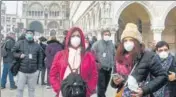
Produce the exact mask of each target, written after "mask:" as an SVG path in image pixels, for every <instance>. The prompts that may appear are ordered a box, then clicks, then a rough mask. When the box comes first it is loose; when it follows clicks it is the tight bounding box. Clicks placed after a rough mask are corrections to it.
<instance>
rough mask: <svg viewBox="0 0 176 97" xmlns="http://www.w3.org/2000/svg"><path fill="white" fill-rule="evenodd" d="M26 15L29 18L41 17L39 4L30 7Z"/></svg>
mask: <svg viewBox="0 0 176 97" xmlns="http://www.w3.org/2000/svg"><path fill="white" fill-rule="evenodd" d="M41 12H42V13H41ZM28 13H29V14H28V15H29V16H37V17H40V16H43V7H42V6H41V5H40V4H39V3H33V4H31V5H30V7H29V10H28Z"/></svg>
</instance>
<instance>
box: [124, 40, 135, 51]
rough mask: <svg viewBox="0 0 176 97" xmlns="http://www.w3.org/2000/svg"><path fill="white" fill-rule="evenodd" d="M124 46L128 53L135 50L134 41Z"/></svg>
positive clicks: (125, 43)
mask: <svg viewBox="0 0 176 97" xmlns="http://www.w3.org/2000/svg"><path fill="white" fill-rule="evenodd" d="M123 46H124V48H125V50H126V51H128V52H130V51H132V50H133V48H134V42H132V41H128V42H124V44H123Z"/></svg>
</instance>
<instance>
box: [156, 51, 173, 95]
mask: <svg viewBox="0 0 176 97" xmlns="http://www.w3.org/2000/svg"><path fill="white" fill-rule="evenodd" d="M156 58H158V60H159V61H160V63H161V65H162V67H163V69H164V70H166V71H168V70H169V68H170V66H171V65H172V61H173V57H172V55H171V54H169V56H168V58H167V59H161V58H160V57H159V56H158V55H157V56H156ZM153 95H154V96H155V97H170V95H169V88H168V87H167V84H166V85H165V86H163V87H162V88H161V89H159V90H158V91H157V92H155V93H153Z"/></svg>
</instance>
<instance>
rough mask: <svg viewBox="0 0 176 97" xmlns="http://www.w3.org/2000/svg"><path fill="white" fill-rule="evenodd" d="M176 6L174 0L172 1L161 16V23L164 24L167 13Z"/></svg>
mask: <svg viewBox="0 0 176 97" xmlns="http://www.w3.org/2000/svg"><path fill="white" fill-rule="evenodd" d="M174 7H176V1H174V2H173V3H172V4H171V5H170V6H169V7H168V8H167V9H166V11H165V12H164V14H163V17H162V19H161V20H162V24H163V25H165V20H166V18H167V15H168V14H169V12H170V11H171V10H172V9H173V8H174Z"/></svg>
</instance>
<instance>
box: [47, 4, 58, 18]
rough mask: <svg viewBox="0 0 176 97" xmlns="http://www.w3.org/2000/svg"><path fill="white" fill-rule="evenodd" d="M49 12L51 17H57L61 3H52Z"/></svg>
mask: <svg viewBox="0 0 176 97" xmlns="http://www.w3.org/2000/svg"><path fill="white" fill-rule="evenodd" d="M49 13H50V16H51V17H57V16H59V14H58V13H59V5H58V4H55V3H54V4H51V6H50V8H49Z"/></svg>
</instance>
